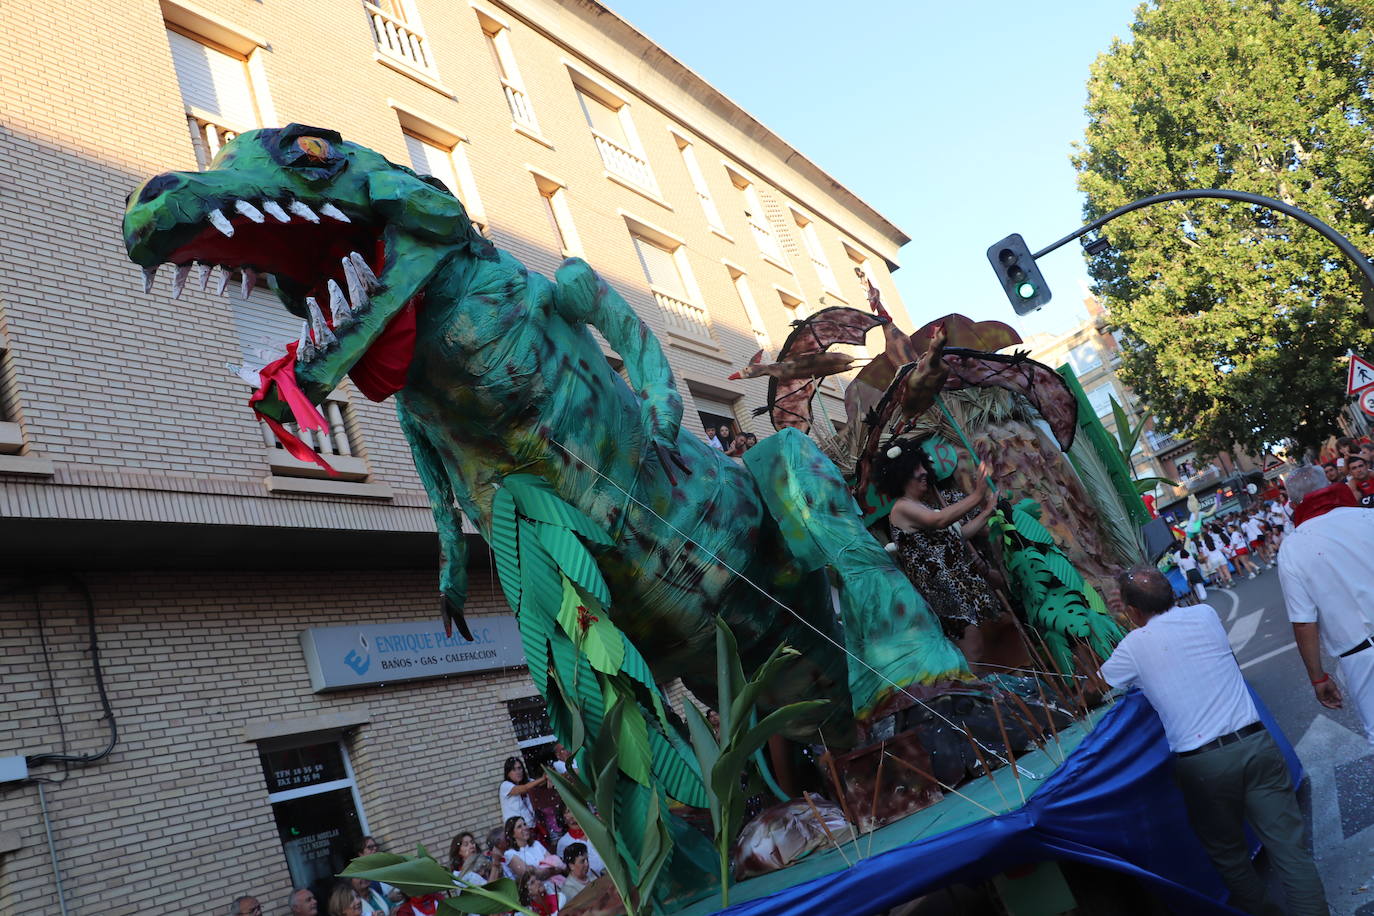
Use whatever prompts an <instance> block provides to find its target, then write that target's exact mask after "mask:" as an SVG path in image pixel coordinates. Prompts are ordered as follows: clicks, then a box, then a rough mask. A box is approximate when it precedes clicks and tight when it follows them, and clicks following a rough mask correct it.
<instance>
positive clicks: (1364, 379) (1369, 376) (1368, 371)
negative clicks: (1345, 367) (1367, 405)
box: [1345, 353, 1374, 404]
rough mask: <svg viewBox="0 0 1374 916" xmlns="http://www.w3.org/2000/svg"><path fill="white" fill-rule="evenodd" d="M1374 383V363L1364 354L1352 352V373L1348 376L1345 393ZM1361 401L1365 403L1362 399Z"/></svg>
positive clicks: (1353, 392)
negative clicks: (1363, 355) (1359, 354)
mask: <svg viewBox="0 0 1374 916" xmlns="http://www.w3.org/2000/svg"><path fill="white" fill-rule="evenodd" d="M1371 385H1374V363H1371V362H1370V361H1369V360H1367V359H1365V358H1364V357H1362V356H1356V355H1355V354H1354V353H1351V354H1350V374H1349V375H1348V376H1347V377H1346V382H1345V393H1346V394H1355V393H1356V392H1358V391H1363V390H1364V389H1366V388H1368V387H1369V386H1371ZM1360 403H1362V404H1363V403H1364V402H1363V401H1361V402H1360Z"/></svg>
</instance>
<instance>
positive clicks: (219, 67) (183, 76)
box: [167, 23, 262, 169]
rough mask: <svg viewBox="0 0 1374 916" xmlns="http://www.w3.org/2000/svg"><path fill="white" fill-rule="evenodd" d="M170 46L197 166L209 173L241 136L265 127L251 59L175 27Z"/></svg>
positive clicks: (169, 34) (169, 27) (169, 32)
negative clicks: (224, 149)
mask: <svg viewBox="0 0 1374 916" xmlns="http://www.w3.org/2000/svg"><path fill="white" fill-rule="evenodd" d="M167 43H168V44H169V45H170V46H171V50H172V66H173V68H174V69H175V70H176V75H177V85H178V86H179V87H180V88H181V100H182V102H183V103H184V104H185V106H186V123H187V126H188V127H189V128H190V131H191V142H192V143H193V144H194V146H195V150H196V163H197V164H198V165H199V166H200V168H202V169H206V168H209V167H210V163H211V161H213V160H214V158H215V155H216V154H217V153H218V152H219V150H220V147H222V146H224V144H226V143H228V142H229V141H230V140H232V139H234V138H235V137H237V136H238V135H239V134H240V133H241V132H243V131H245V130H251V129H252V128H255V127H261V126H262V118H261V115H260V112H259V107H258V100H257V96H256V93H255V91H254V86H253V80H252V78H251V76H250V74H249V70H248V57H247V56H246V55H242V54H238V53H236V52H234V51H231V50H230V49H228V48H226V47H224V46H222V45H218V44H215V43H214V42H211V41H208V40H206V39H202V38H200V37H198V36H196V35H194V34H193V33H191V32H189V31H187V30H185V29H183V28H182V27H180V26H176V25H172V24H171V23H168V25H167Z"/></svg>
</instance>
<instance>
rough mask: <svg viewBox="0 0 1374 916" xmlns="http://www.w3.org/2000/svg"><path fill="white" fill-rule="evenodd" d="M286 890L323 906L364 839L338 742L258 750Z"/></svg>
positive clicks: (351, 782) (348, 765) (351, 780)
mask: <svg viewBox="0 0 1374 916" xmlns="http://www.w3.org/2000/svg"><path fill="white" fill-rule="evenodd" d="M258 756H259V758H260V759H261V762H262V772H263V778H264V779H265V780H266V781H267V800H268V801H269V802H270V803H271V804H272V815H273V817H274V818H275V819H276V822H277V835H278V837H279V838H280V839H281V846H282V852H283V853H285V855H286V867H287V870H288V871H289V872H290V873H291V886H292V887H308V888H310V889H311V890H313V891H314V892H315V897H316V899H319V900H327V899H328V893H327V892H328V889H329V886H330V885H332V884H333V883H334V881H335V880H336V879H335V877H334V876H335V875H337V874H338V873H339V872H340V871H342V870H343V869H344V868H345V867H346V866H347V865H348V863H349V861H350V860H351V859H352V858H353V857H354V856H355V855H356V854H357V851H358V849H359V848H360V847H361V846H362V839H363V837H364V836H366V835H367V834H368V832H369V831H368V828H367V820H366V819H365V817H364V816H363V805H362V800H361V799H360V798H359V797H358V786H357V782H356V781H355V780H354V778H353V766H352V764H351V763H350V761H349V759H348V749H347V748H345V747H344V745H343V743H342V742H341V741H338V740H333V741H324V742H319V743H298V742H287V743H285V744H279V745H275V746H270V747H267V746H264V747H259V750H258Z"/></svg>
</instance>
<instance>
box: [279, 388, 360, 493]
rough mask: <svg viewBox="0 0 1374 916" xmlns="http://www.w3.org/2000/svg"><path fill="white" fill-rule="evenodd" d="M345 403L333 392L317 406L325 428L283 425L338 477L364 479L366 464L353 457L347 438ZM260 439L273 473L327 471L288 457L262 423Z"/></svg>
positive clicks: (292, 474) (316, 474)
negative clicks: (302, 427)
mask: <svg viewBox="0 0 1374 916" xmlns="http://www.w3.org/2000/svg"><path fill="white" fill-rule="evenodd" d="M346 404H347V402H346V401H345V400H344V398H343V396H342V395H340V394H337V393H336V394H331V395H329V398H328V399H327V400H326V401H325V402H324V403H323V404H321V405H320V413H321V414H322V415H323V416H324V421H325V423H326V424H327V425H328V427H329V428H328V429H324V430H319V429H301V428H300V427H299V426H297V425H296V424H295V423H285V424H283V425H284V426H285V427H286V429H287V431H288V432H290V433H291V434H292V435H293V436H296V437H297V438H299V439H300V440H301V441H302V442H304V443H305V444H306V445H308V446H310V447H311V448H313V449H314V450H315V451H317V452H319V453H320V455H321V456H322V457H323V458H324V460H325V461H328V462H329V463H330V465H331V466H333V468H334V470H336V471H338V472H339V477H340V478H341V479H343V480H364V479H366V478H367V474H368V468H367V463H366V462H365V461H364V460H363V459H362V458H359V457H357V455H356V454H355V452H356V449H355V445H354V442H353V441H352V439H350V438H349V435H348V424H347V422H346V421H345V419H344V408H345V406H346ZM262 439H263V442H264V443H265V444H266V445H267V447H268V464H270V465H271V467H272V470H273V472H275V473H278V474H285V475H287V476H290V477H324V476H327V474H328V472H327V471H325V470H324V468H322V467H320V466H319V465H317V464H315V463H313V462H309V461H300V460H299V459H296V458H293V457H291V455H290V453H288V452H287V451H286V449H285V448H284V447H283V446H282V444H281V443H280V442H278V441H277V437H276V435H274V434H273V432H272V430H271V428H270V427H269V426H268V425H267V424H266V423H263V424H262Z"/></svg>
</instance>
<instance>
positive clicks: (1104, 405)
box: [1087, 382, 1116, 417]
mask: <svg viewBox="0 0 1374 916" xmlns="http://www.w3.org/2000/svg"><path fill="white" fill-rule="evenodd" d="M1087 394H1088V403H1089V404H1090V405H1092V409H1093V415H1094V416H1097V417H1110V416H1111V415H1112V400H1111V399H1112V398H1113V397H1115V396H1116V389H1115V388H1113V387H1112V384H1111V382H1103V383H1102V384H1101V385H1098V386H1097V387H1096V388H1094V389H1093V390H1092V391H1089V392H1088V393H1087Z"/></svg>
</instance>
